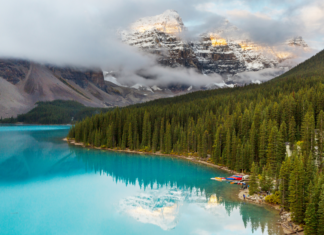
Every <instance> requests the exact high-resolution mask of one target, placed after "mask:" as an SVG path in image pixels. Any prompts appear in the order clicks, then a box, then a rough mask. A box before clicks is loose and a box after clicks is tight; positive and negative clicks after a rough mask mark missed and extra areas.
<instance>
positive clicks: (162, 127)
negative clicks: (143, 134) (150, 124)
mask: <svg viewBox="0 0 324 235" xmlns="http://www.w3.org/2000/svg"><path fill="white" fill-rule="evenodd" d="M160 150H161V152H164V151H165V148H164V118H162V119H161V128H160Z"/></svg>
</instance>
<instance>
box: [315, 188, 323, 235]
mask: <svg viewBox="0 0 324 235" xmlns="http://www.w3.org/2000/svg"><path fill="white" fill-rule="evenodd" d="M317 218H318V222H317V225H318V226H317V234H324V226H323V225H324V185H322V192H321V196H320V200H319V204H318V211H317Z"/></svg>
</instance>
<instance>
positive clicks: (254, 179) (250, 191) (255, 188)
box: [249, 162, 259, 195]
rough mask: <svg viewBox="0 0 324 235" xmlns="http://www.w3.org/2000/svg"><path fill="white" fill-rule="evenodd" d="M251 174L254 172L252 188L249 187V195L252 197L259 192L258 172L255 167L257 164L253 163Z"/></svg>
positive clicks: (251, 182) (251, 181)
mask: <svg viewBox="0 0 324 235" xmlns="http://www.w3.org/2000/svg"><path fill="white" fill-rule="evenodd" d="M251 172H252V175H251V178H250V182H249V183H250V187H249V193H250V195H253V194H255V193H256V192H258V191H259V189H258V181H257V180H258V179H257V178H258V173H257V172H258V170H257V166H256V165H255V163H254V162H253V163H252V168H251Z"/></svg>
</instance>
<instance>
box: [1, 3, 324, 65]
mask: <svg viewBox="0 0 324 235" xmlns="http://www.w3.org/2000/svg"><path fill="white" fill-rule="evenodd" d="M0 3H1V4H0V29H1V36H0V57H5V58H8V57H10V58H23V59H29V60H34V61H37V62H44V63H52V64H57V65H75V66H85V67H100V68H102V69H106V68H107V69H108V67H109V68H121V67H127V69H129V70H136V69H140V68H143V67H147V66H150V65H152V63H153V62H152V58H151V57H150V56H146V55H143V54H142V53H139V52H138V51H137V50H135V49H134V48H130V47H129V46H126V45H123V44H122V43H121V42H120V41H118V40H117V37H116V31H117V30H118V29H124V28H127V27H128V26H129V25H130V24H131V23H132V22H134V21H135V20H137V19H138V18H141V17H146V16H154V15H157V14H161V13H163V12H164V11H165V10H167V9H174V10H176V11H178V13H179V14H180V16H181V17H182V19H183V21H184V24H185V26H186V27H187V28H188V32H189V33H190V32H192V33H200V32H199V30H200V31H203V30H206V29H209V28H213V27H217V25H218V24H219V22H221V21H222V20H224V19H228V20H229V21H230V22H231V23H232V24H233V25H235V26H237V27H238V28H239V29H240V30H242V31H243V32H245V33H247V34H248V35H249V36H250V37H251V39H252V40H253V41H255V42H258V43H264V44H268V45H276V44H278V43H282V42H283V41H284V40H286V39H288V38H291V37H293V36H302V37H303V38H304V39H305V41H306V42H307V43H308V44H309V46H310V47H311V48H313V49H314V50H315V51H319V50H322V49H323V48H324V27H323V25H324V2H323V1H322V0H307V1H306V0H240V1H239V0H215V1H209V0H118V1H117V0H55V1H53V0H51V1H49V0H10V1H6V0H0ZM197 29H198V31H197Z"/></svg>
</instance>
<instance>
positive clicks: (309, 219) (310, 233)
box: [305, 183, 318, 235]
mask: <svg viewBox="0 0 324 235" xmlns="http://www.w3.org/2000/svg"><path fill="white" fill-rule="evenodd" d="M309 191H310V192H312V191H313V184H312V183H311V184H310V185H309ZM317 224H318V220H317V213H316V206H315V203H314V199H313V194H311V195H310V200H309V203H308V204H307V209H306V213H305V235H317Z"/></svg>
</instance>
